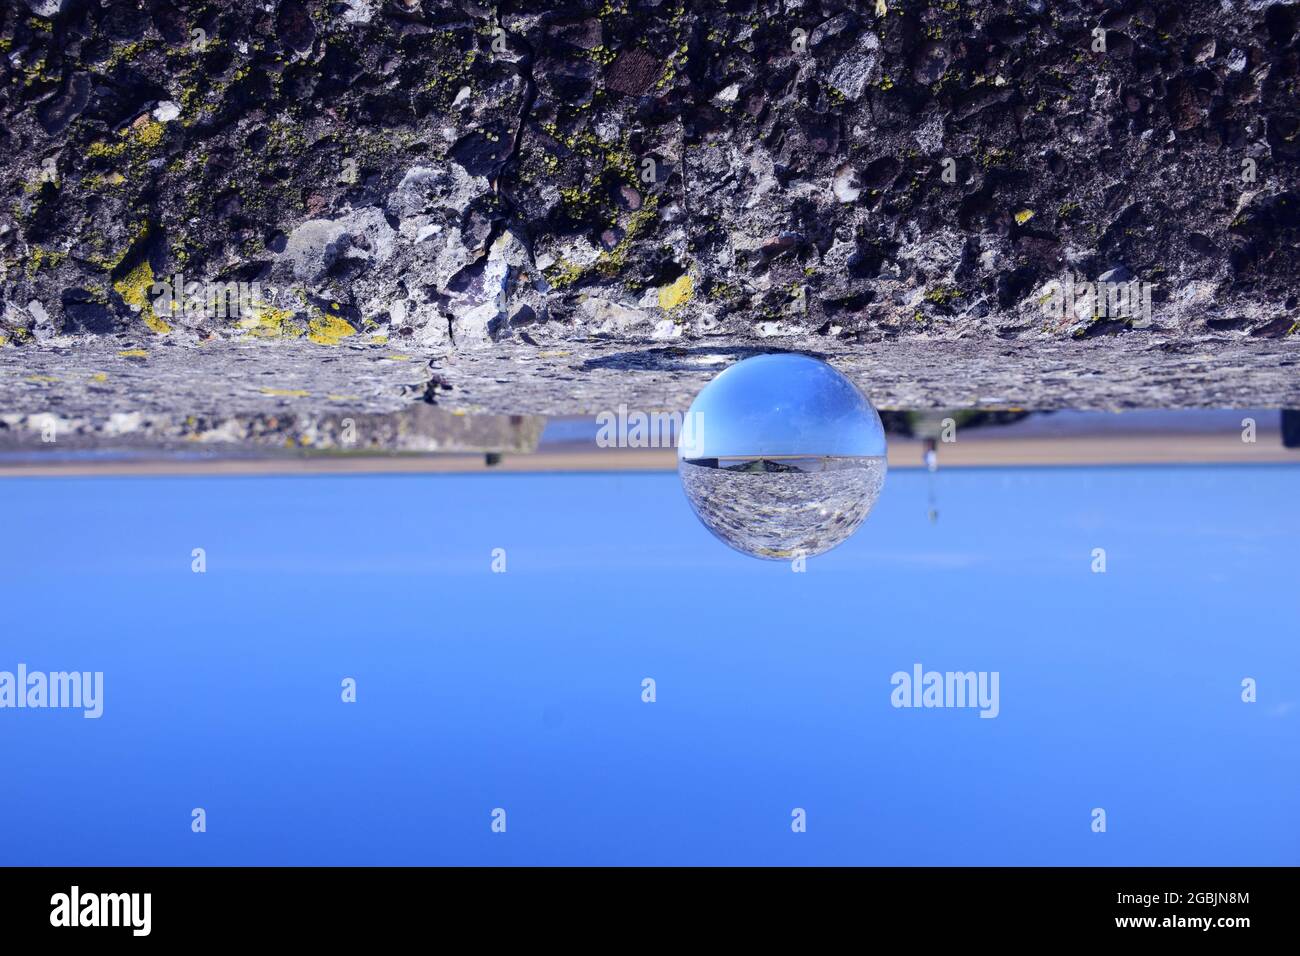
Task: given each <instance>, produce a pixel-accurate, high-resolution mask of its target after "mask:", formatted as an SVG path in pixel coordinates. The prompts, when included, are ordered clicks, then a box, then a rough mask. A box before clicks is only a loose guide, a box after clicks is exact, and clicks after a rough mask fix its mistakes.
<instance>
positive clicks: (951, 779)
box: [0, 465, 1300, 865]
mask: <svg viewBox="0 0 1300 956" xmlns="http://www.w3.org/2000/svg"><path fill="white" fill-rule="evenodd" d="M1297 477H1300V468H1296V467H1293V466H1281V465H1279V466H1252V467H1205V468H1197V467H1167V468H1109V469H1107V468H1093V469H1072V468H1038V469H998V468H988V469H964V470H960V471H950V472H941V473H939V474H938V475H937V476H935V478H934V482H935V485H934V487H935V493H936V496H937V508H938V512H939V516H938V520H937V523H933V524H932V523H931V522H930V520H929V519H928V517H927V510H928V508H929V501H928V494H929V492H928V487H927V486H928V483H929V481H930V480H931V478H930V476H928V475H927V474H926V473H925V472H923V471H916V470H910V471H900V470H895V471H893V472H891V473H890V476H889V478H888V480H887V482H886V486H885V491H884V494H883V496H882V498H881V500H880V502H879V504H878V505H877V507H876V510H875V512H874V513H873V514H872V516H871V517H870V518H869V519H868V521H867V523H866V525H865V526H864V527H863V528H862V529H861V530H860V531H859V532H858V534H857V535H856V536H855V537H853V538H852V539H850V540H849V541H848V542H847V543H846V544H845V545H844V546H842V547H841V548H839V549H838V550H836V551H833V552H831V553H830V554H827V555H824V556H821V557H817V558H812V559H809V561H808V569H807V571H806V573H802V574H796V573H792V571H791V569H790V567H789V566H788V565H786V564H781V563H772V562H765V561H758V560H754V559H752V558H746V557H744V556H742V555H739V554H736V553H734V552H732V551H730V550H728V549H727V548H726V547H724V546H723V545H721V544H719V543H718V542H717V541H715V540H714V539H713V538H712V537H711V536H710V534H709V533H708V532H707V531H706V530H705V529H704V528H703V527H702V526H701V525H699V524H698V523H697V522H696V520H695V518H694V516H693V515H692V514H691V511H690V508H689V506H688V505H687V503H686V500H685V498H684V496H683V494H682V492H681V490H680V488H679V486H678V482H677V478H676V476H675V475H672V474H670V473H660V474H639V473H624V474H608V473H606V474H542V475H511V474H492V475H486V476H484V475H477V476H456V475H438V476H391V477H389V476H367V477H310V478H250V477H239V478H194V477H183V478H138V479H137V478H94V479H81V478H59V479H10V480H7V481H6V482H5V483H4V484H3V488H4V490H5V492H6V501H7V504H6V507H5V516H4V518H3V522H2V523H0V528H2V530H0V579H2V580H3V581H4V583H5V592H6V596H7V601H6V607H5V613H4V617H3V621H2V622H0V670H9V671H12V670H14V669H15V668H16V665H17V664H18V663H19V662H22V663H25V664H26V665H27V666H28V668H29V669H31V670H45V671H50V670H69V669H76V670H89V671H95V670H101V671H103V672H104V674H105V678H104V680H105V693H104V697H105V700H104V708H105V709H104V716H103V717H102V718H101V719H99V720H85V719H83V718H82V716H81V713H80V711H59V710H8V709H6V710H0V863H4V864H68V865H90V864H437V863H457V864H495V863H510V864H588V863H590V864H804V863H839V864H903V865H912V864H1175V865H1181V864H1295V863H1297V862H1300V759H1297V757H1298V756H1300V650H1298V649H1297V633H1298V628H1297V625H1298V624H1300V613H1298V612H1297V604H1296V593H1297V588H1296V567H1297V561H1296V559H1297V541H1300V500H1298V499H1297V494H1296V492H1297V487H1298V486H1297ZM196 547H202V548H205V549H206V551H207V573H206V574H194V573H191V570H190V562H191V557H190V552H191V549H193V548H196ZM1097 547H1102V548H1105V549H1106V551H1107V566H1108V569H1107V573H1105V574H1093V573H1092V572H1091V570H1090V566H1091V563H1092V556H1091V552H1092V549H1093V548H1097ZM494 548H504V549H505V550H506V556H507V562H508V564H507V567H508V571H507V572H506V573H504V574H494V573H492V571H491V562H492V555H491V552H492V549H494ZM916 662H920V663H922V664H923V666H924V667H925V668H926V669H927V670H929V669H935V670H940V671H944V670H986V671H993V670H996V671H999V672H1000V673H1001V686H1000V691H1001V700H1000V705H1001V714H1000V716H999V717H998V718H997V719H995V720H987V719H979V717H978V711H976V710H974V709H969V710H961V709H950V710H906V709H904V710H896V709H894V708H893V707H891V706H890V702H889V701H890V691H891V689H892V688H891V685H890V676H891V674H893V673H894V672H895V671H897V670H910V668H911V666H912V665H913V664H914V663H916ZM345 677H352V678H355V679H356V681H357V687H358V701H357V703H355V704H345V703H343V702H341V700H340V693H341V690H340V682H341V681H342V680H343V678H345ZM645 677H653V678H654V679H655V680H656V682H657V693H658V700H657V702H656V703H653V704H646V703H643V702H642V700H641V681H642V679H643V678H645ZM1244 677H1253V678H1255V679H1256V680H1257V681H1258V688H1259V691H1258V692H1259V701H1258V703H1254V704H1246V703H1243V702H1242V701H1241V681H1242V679H1243V678H1244ZM194 807H203V808H205V809H206V811H207V826H208V832H206V833H202V834H196V833H192V832H191V829H190V823H191V809H192V808H194ZM495 807H502V808H505V809H506V811H507V814H508V816H507V824H508V827H507V832H506V833H505V834H494V833H492V832H491V828H490V825H491V817H490V814H491V811H492V809H493V808H495ZM795 807H802V808H804V809H805V810H806V812H807V823H808V831H807V832H806V833H802V834H796V833H792V832H791V828H790V822H791V810H792V808H795ZM1094 807H1103V808H1105V810H1106V812H1107V825H1108V832H1106V833H1104V834H1097V833H1093V832H1092V831H1091V828H1090V825H1091V819H1092V818H1091V810H1092V808H1094Z"/></svg>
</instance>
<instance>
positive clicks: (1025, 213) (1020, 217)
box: [1016, 209, 1034, 226]
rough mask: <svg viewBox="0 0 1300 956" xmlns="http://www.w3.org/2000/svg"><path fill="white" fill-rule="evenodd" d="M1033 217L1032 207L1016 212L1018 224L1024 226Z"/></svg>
mask: <svg viewBox="0 0 1300 956" xmlns="http://www.w3.org/2000/svg"><path fill="white" fill-rule="evenodd" d="M1033 218H1034V211H1033V210H1032V209H1022V210H1020V212H1018V213H1016V224H1017V225H1021V226H1023V225H1024V224H1025V223H1027V222H1029V220H1031V219H1033Z"/></svg>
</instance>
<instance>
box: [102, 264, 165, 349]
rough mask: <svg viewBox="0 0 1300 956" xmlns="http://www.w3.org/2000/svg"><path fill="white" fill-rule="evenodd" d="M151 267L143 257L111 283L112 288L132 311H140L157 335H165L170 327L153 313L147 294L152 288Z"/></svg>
mask: <svg viewBox="0 0 1300 956" xmlns="http://www.w3.org/2000/svg"><path fill="white" fill-rule="evenodd" d="M153 283H154V278H153V267H152V266H151V265H149V260H148V259H144V260H142V261H141V262H140V264H139V265H138V266H136V267H135V268H134V269H132V270H131V271H130V272H128V273H127V274H126V275H124V276H122V278H120V279H118V280H117V281H116V282H114V283H113V288H114V289H115V290H117V294H118V295H120V296H121V297H122V301H123V302H125V303H126V304H127V305H128V306H130V307H131V311H132V312H138V313H140V317H141V318H142V319H144V324H145V325H146V326H148V327H149V329H150V330H151V331H153V332H155V333H157V334H158V335H166V334H167V333H168V332H170V331H171V330H172V327H171V326H170V325H168V324H167V323H166V322H164V321H163V320H162V319H161V318H159V317H158V316H157V315H155V314H154V311H153V303H152V302H151V301H150V300H149V294H150V292H151V291H152V289H153Z"/></svg>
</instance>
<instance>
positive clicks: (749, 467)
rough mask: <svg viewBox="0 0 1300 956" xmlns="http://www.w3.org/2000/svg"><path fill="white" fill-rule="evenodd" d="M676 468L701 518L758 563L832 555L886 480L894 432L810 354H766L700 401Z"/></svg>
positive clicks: (726, 374) (740, 366) (740, 365)
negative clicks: (887, 433) (889, 440)
mask: <svg viewBox="0 0 1300 956" xmlns="http://www.w3.org/2000/svg"><path fill="white" fill-rule="evenodd" d="M684 424H685V427H684V430H683V432H682V435H681V440H680V442H679V444H678V461H677V471H678V474H679V475H680V476H681V480H682V488H683V489H684V490H685V491H686V497H687V498H688V499H689V500H690V502H691V507H693V508H694V509H695V513H696V515H698V516H699V519H700V520H701V521H702V522H704V525H705V527H707V528H708V529H709V530H710V531H712V532H713V533H714V534H715V535H716V536H717V537H718V538H720V539H721V540H722V541H723V542H725V543H726V544H728V545H730V546H731V547H733V548H735V549H736V550H737V551H741V552H744V553H745V554H750V555H753V556H755V557H759V558H770V559H772V560H790V559H792V558H796V557H800V556H804V557H808V556H811V555H815V554H821V553H822V552H824V551H829V550H830V549H831V548H833V547H835V546H836V545H837V544H839V543H840V542H842V541H843V540H844V539H845V538H847V537H848V536H849V535H851V534H853V532H854V531H856V530H857V529H858V526H859V525H861V524H862V522H863V521H864V520H866V517H867V514H868V513H869V512H870V511H871V508H872V506H873V505H875V503H876V499H877V498H879V497H880V490H881V488H882V487H883V485H884V482H885V430H884V428H883V427H882V426H881V424H880V416H879V415H877V414H876V409H875V408H874V407H873V406H872V404H871V402H870V401H869V400H868V399H867V397H866V396H865V395H863V394H862V392H860V391H859V390H858V388H857V386H855V385H854V384H853V383H852V382H850V381H849V380H848V379H847V378H845V377H844V376H843V375H841V374H840V373H839V372H837V371H836V370H835V369H834V368H832V367H831V366H829V365H827V364H826V363H825V362H822V361H820V360H819V359H815V358H811V357H810V356H807V355H760V356H756V357H754V358H750V359H745V360H744V361H742V362H737V363H736V364H735V365H733V366H731V367H730V368H728V369H726V370H725V371H723V372H722V373H721V374H720V375H718V377H717V378H715V379H714V380H713V381H711V382H710V383H709V384H708V385H706V386H705V387H704V389H703V391H701V392H700V394H699V395H697V396H696V398H695V401H694V402H692V403H691V408H690V411H689V412H688V413H687V415H686V419H685V423H684Z"/></svg>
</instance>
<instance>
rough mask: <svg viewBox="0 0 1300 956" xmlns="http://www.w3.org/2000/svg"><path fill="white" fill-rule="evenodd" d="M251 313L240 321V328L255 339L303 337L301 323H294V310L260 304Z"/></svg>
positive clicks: (254, 306)
mask: <svg viewBox="0 0 1300 956" xmlns="http://www.w3.org/2000/svg"><path fill="white" fill-rule="evenodd" d="M251 312H252V314H251V315H250V316H248V317H247V318H244V319H240V321H239V327H240V328H242V329H244V330H246V331H247V333H248V334H249V335H251V336H253V337H254V338H259V339H296V338H298V337H299V336H301V335H302V325H301V323H299V324H295V323H294V322H293V310H292V309H276V308H273V307H271V306H268V305H263V304H262V303H260V302H259V303H255V304H254V305H253V307H252V309H251Z"/></svg>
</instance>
